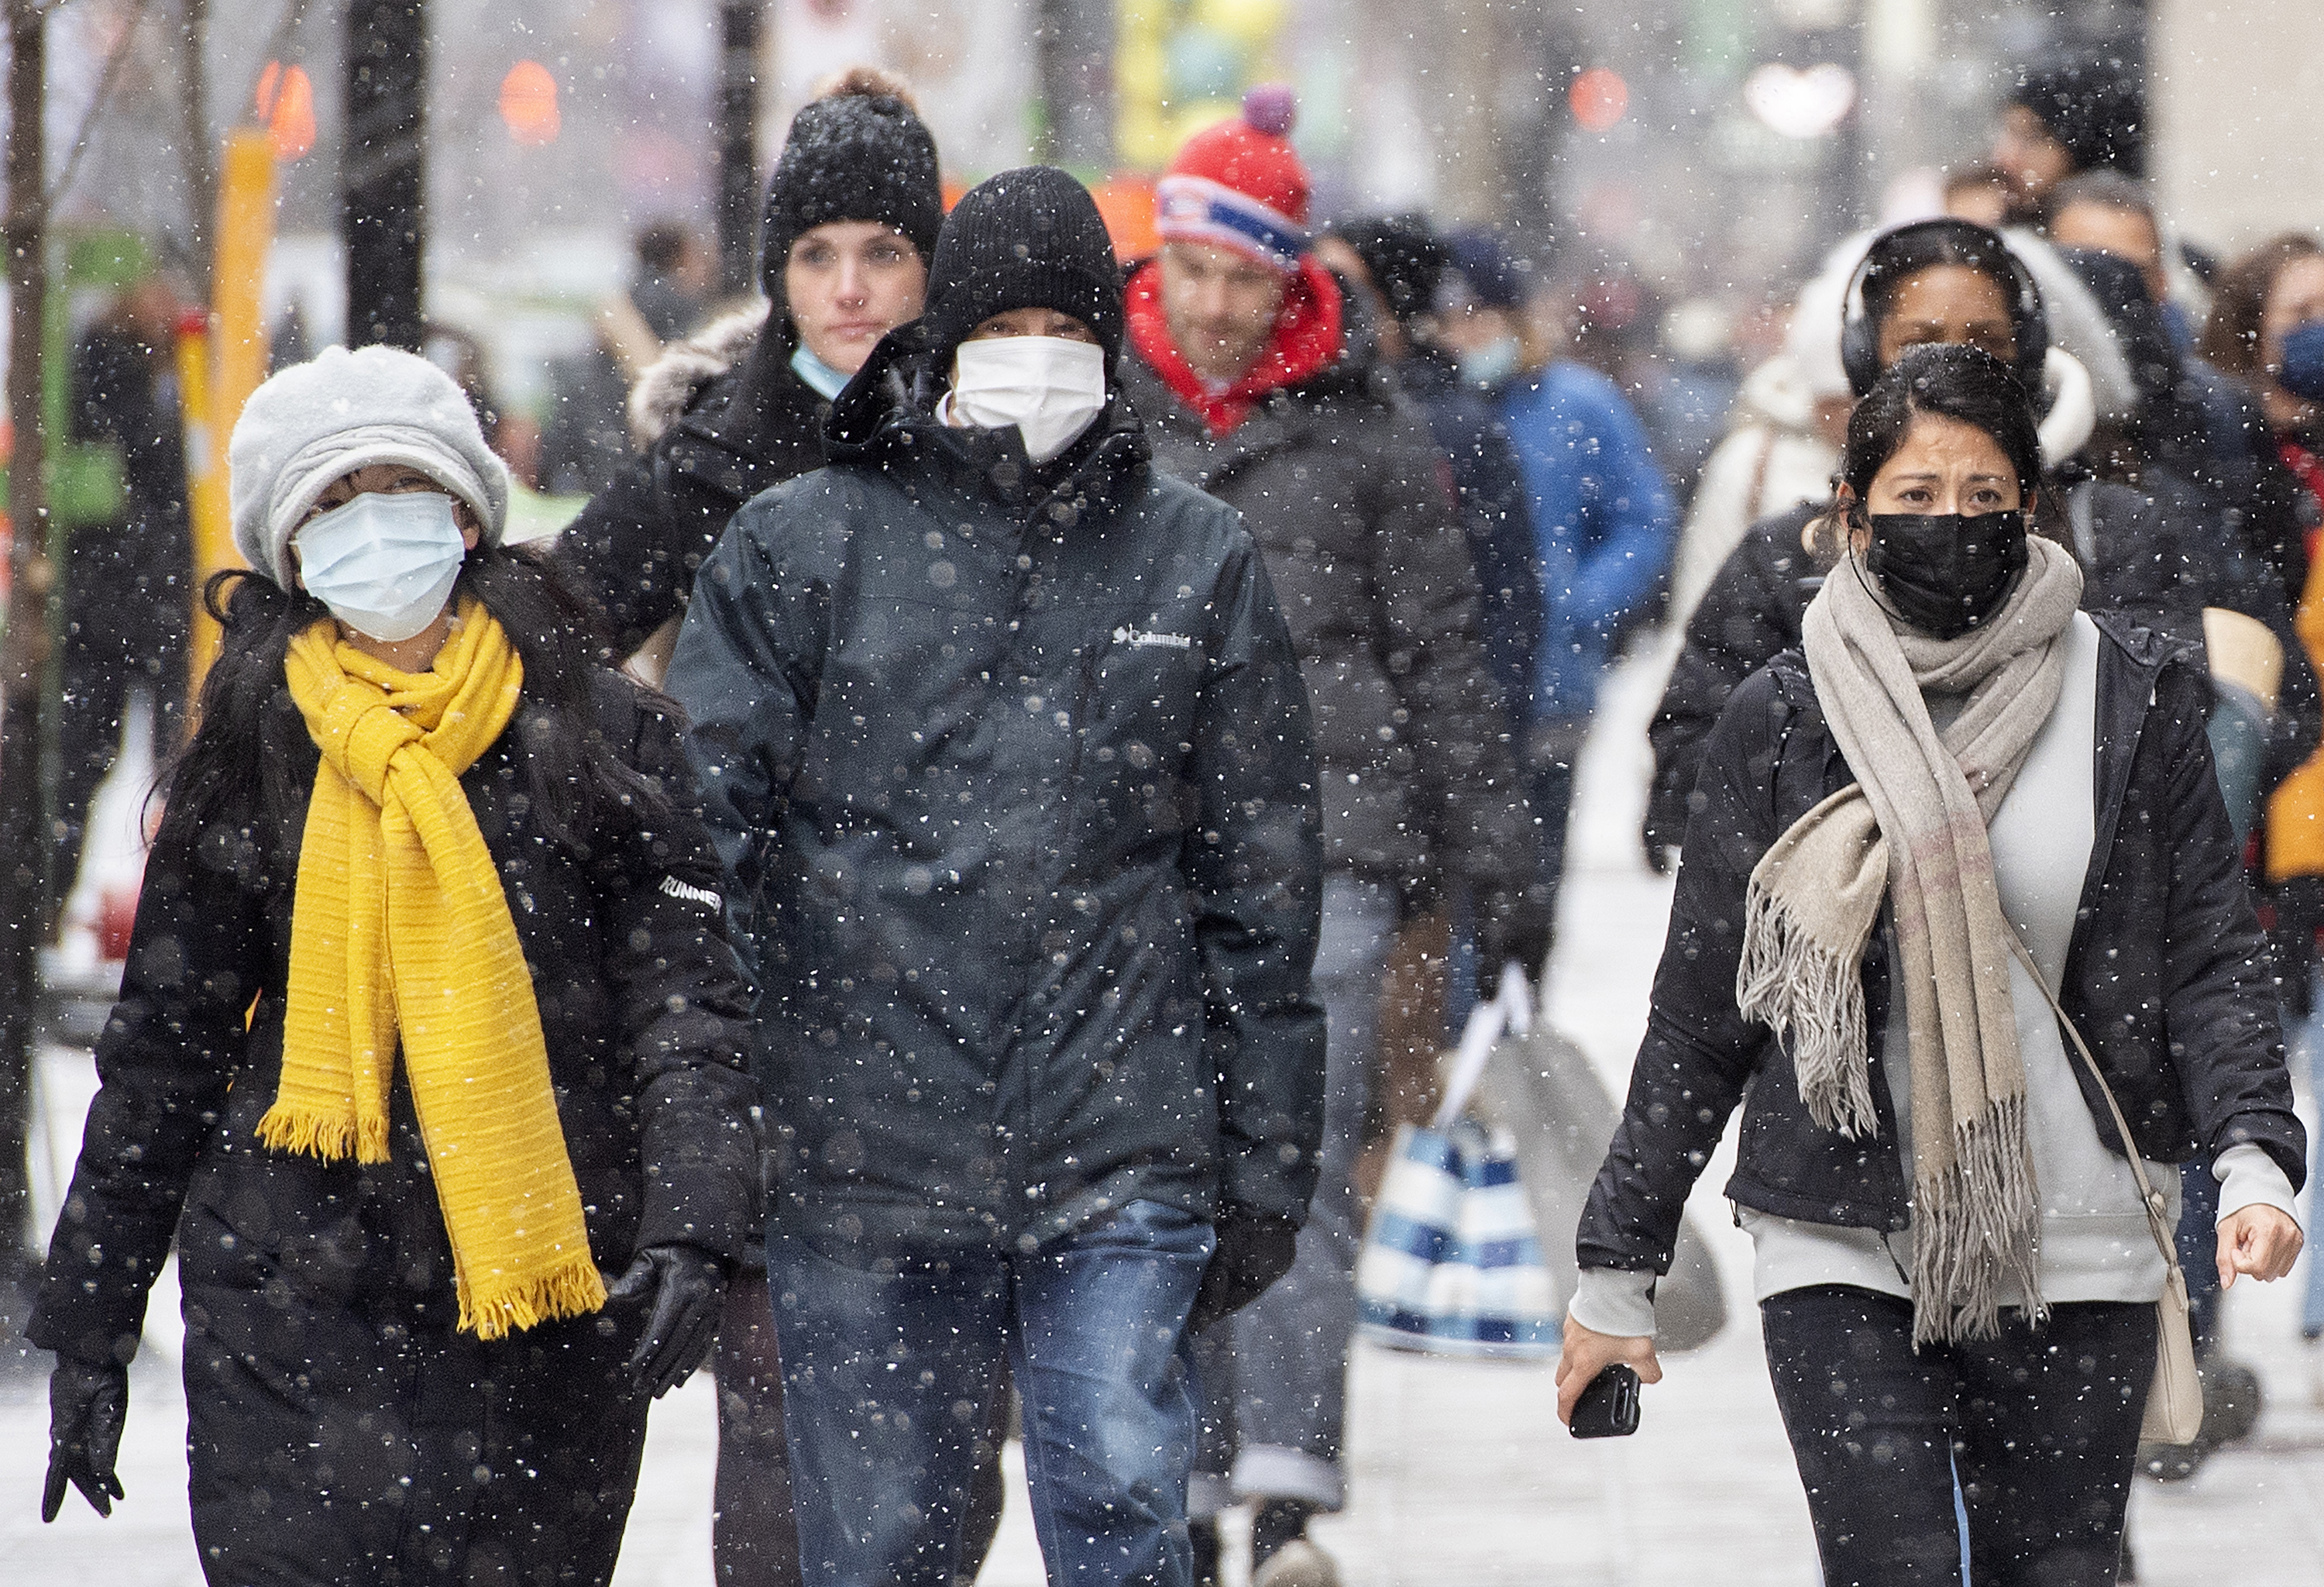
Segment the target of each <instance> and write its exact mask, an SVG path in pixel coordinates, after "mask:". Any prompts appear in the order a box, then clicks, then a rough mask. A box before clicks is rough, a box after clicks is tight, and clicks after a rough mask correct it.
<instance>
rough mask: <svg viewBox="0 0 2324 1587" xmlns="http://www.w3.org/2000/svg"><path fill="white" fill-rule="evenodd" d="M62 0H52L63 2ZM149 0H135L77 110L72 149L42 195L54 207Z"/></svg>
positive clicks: (115, 79) (85, 148)
mask: <svg viewBox="0 0 2324 1587" xmlns="http://www.w3.org/2000/svg"><path fill="white" fill-rule="evenodd" d="M65 3H66V0H55V4H57V5H63V4H65ZM149 5H152V0H137V4H136V5H135V7H134V8H133V9H132V10H131V12H130V14H129V25H128V26H127V27H124V28H123V29H122V30H121V37H119V38H118V39H115V41H114V42H113V49H112V51H110V52H109V53H107V54H106V58H105V71H104V74H103V75H102V76H100V77H99V78H97V93H96V95H95V96H94V97H91V98H90V100H89V102H88V109H87V110H85V111H83V112H81V117H80V125H78V126H77V127H75V128H74V129H73V138H72V149H71V152H69V153H68V154H67V155H66V156H65V168H64V169H63V170H62V171H59V172H57V180H56V182H55V184H54V185H53V186H51V188H50V189H49V190H48V192H47V193H46V194H45V195H44V196H43V198H42V202H43V203H45V204H47V205H48V207H49V208H51V209H54V208H56V207H57V205H58V203H59V202H60V200H61V199H62V198H64V196H65V193H66V190H67V189H69V188H70V187H71V186H72V180H73V173H74V172H76V171H79V170H80V157H81V155H82V154H83V153H85V152H87V151H88V134H90V132H92V131H93V130H94V129H95V128H96V126H97V117H98V116H100V115H104V114H105V106H106V101H107V100H109V99H111V98H112V97H113V89H114V86H115V84H116V83H118V82H120V80H121V71H122V68H124V67H125V66H127V65H128V64H129V51H130V48H131V46H133V45H134V44H135V43H136V42H137V30H138V29H140V28H142V27H143V26H144V25H145V11H146V8H147V6H149Z"/></svg>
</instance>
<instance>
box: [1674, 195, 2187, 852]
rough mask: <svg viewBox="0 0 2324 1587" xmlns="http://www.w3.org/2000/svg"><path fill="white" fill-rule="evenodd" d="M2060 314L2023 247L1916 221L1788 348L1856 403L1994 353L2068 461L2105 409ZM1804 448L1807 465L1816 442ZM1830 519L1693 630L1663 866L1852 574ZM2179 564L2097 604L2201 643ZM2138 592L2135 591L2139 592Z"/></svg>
mask: <svg viewBox="0 0 2324 1587" xmlns="http://www.w3.org/2000/svg"><path fill="white" fill-rule="evenodd" d="M2061 268H2062V266H2061ZM2069 278H2070V272H2069ZM2070 290H2071V291H2073V292H2074V293H2077V294H2079V298H2078V302H2079V303H2080V306H2081V307H2082V308H2083V309H2086V310H2088V311H2089V312H2090V313H2092V314H2093V315H2094V316H2095V318H2096V328H2095V329H2092V328H2089V327H2084V328H2082V330H2081V331H2080V335H2079V336H2078V337H2077V339H2078V340H2080V341H2081V342H2082V343H2083V345H2085V346H2089V345H2092V344H2093V343H2097V344H2099V345H2103V346H2105V348H2106V350H2107V353H2108V354H2109V355H2111V356H2112V358H2113V360H2114V362H2115V364H2116V369H2117V371H2119V370H2120V369H2121V368H2122V367H2123V365H2122V363H2121V356H2120V354H2119V353H2118V352H2116V350H2115V349H2114V347H2113V345H2112V343H2111V341H2110V340H2109V339H2108V336H2109V333H2108V332H2107V328H2106V320H2105V317H2104V315H2103V314H2101V313H2097V311H2096V309H2095V305H2094V304H2093V303H2092V301H2091V300H2090V298H2089V292H2088V291H2086V290H2085V289H2083V288H2082V287H2081V286H2080V283H2079V282H2074V283H2072V285H2071V287H2070ZM2049 303H2050V295H2049V292H2048V291H2047V289H2046V287H2044V286H2043V285H2041V284H2040V283H2039V282H2038V281H2037V280H2036V278H2035V276H2034V274H2033V270H2032V267H2031V266H2029V265H2028V264H2027V263H2025V262H2024V260H2023V259H2022V258H2021V257H2020V256H2019V255H2018V254H2017V252H2016V251H2015V245H2014V244H2011V243H2007V242H2005V241H2004V240H2003V239H2002V238H2001V237H1999V236H1998V235H1996V234H1994V233H1992V232H1989V231H1987V230H1986V229H1985V228H1984V227H1982V226H1974V225H1971V224H1970V223H1969V222H1968V221H1962V220H1953V219H1939V220H1930V221H1917V222H1914V223H1913V224H1911V225H1909V226H1898V227H1895V228H1893V229H1891V230H1890V231H1888V232H1886V233H1883V234H1881V235H1879V236H1877V237H1876V238H1874V239H1872V240H1871V241H1870V243H1869V244H1868V245H1867V247H1866V248H1865V249H1864V250H1863V251H1862V252H1861V253H1860V254H1858V255H1856V259H1855V263H1852V264H1851V266H1850V269H1849V273H1848V275H1847V276H1845V277H1843V278H1842V279H1841V281H1840V286H1839V289H1838V290H1836V291H1831V290H1827V289H1826V286H1825V284H1824V283H1823V282H1821V281H1820V282H1819V283H1816V284H1813V285H1812V286H1811V288H1810V289H1809V290H1808V291H1803V293H1802V294H1801V300H1800V309H1799V311H1798V314H1797V317H1796V318H1794V322H1793V335H1792V338H1791V342H1790V344H1789V345H1790V346H1795V347H1797V348H1799V349H1800V350H1801V351H1800V357H1801V358H1802V360H1803V362H1806V361H1809V360H1819V361H1821V360H1829V361H1830V362H1831V363H1833V364H1839V365H1840V368H1841V371H1842V376H1843V379H1844V380H1846V382H1847V383H1848V384H1849V389H1850V390H1851V392H1863V391H1868V390H1869V389H1870V388H1871V385H1872V383H1873V381H1874V380H1876V379H1877V377H1878V375H1879V374H1880V372H1881V371H1882V370H1884V369H1885V368H1886V367H1887V366H1888V365H1889V364H1893V363H1894V362H1895V359H1896V358H1897V356H1898V355H1901V354H1902V353H1903V352H1904V350H1905V349H1906V348H1908V347H1911V346H1917V345H1921V344H1924V343H1932V342H1949V343H1959V344H1963V345H1969V346H1982V347H1984V348H1985V349H1986V350H1987V352H1989V353H1992V354H1994V355H1996V356H1997V357H2000V358H2001V359H2003V360H2004V361H2005V362H2006V363H2008V364H2010V365H2011V366H2012V367H2013V369H2014V370H2015V373H2016V374H2017V376H2018V378H2019V379H2020V380H2021V381H2022V382H2024V383H2025V384H2026V386H2027V389H2028V390H2029V391H2039V392H2043V399H2044V400H2043V401H2041V402H2039V403H2038V404H2037V411H2039V412H2040V413H2041V415H2042V419H2041V438H2042V450H2043V457H2044V459H2045V460H2052V461H2054V460H2062V459H2063V458H2066V457H2072V456H2073V455H2074V454H2075V453H2076V452H2078V451H2080V448H2081V447H2082V446H2083V445H2084V444H2085V443H2086V442H2087V441H2088V440H2089V438H2090V435H2091V433H2092V431H2093V430H2094V429H2095V428H2096V425H2097V420H2098V407H2097V401H2096V399H2095V396H2094V393H2093V383H2092V381H2091V380H2090V378H2089V373H2088V369H2087V366H2086V365H2084V364H2082V362H2081V361H2080V359H2079V358H2078V357H2076V356H2075V355H2072V354H2070V353H2068V352H2067V351H2066V350H2065V349H2064V348H2062V347H2061V346H2058V345H2057V344H2056V339H2055V337H2054V336H2053V334H2052V331H2053V328H2052V320H2051V318H2050V314H2049ZM1802 444H1803V450H1804V445H1805V442H1804V439H1803V443H1802ZM2109 505H2110V507H2116V508H2118V509H2119V511H2121V512H2124V513H2126V514H2129V515H2130V516H2131V517H2133V518H2135V520H2136V521H2135V522H2133V523H2131V524H2130V525H2129V526H2128V527H2123V523H2122V521H2120V520H2117V519H2116V517H2115V516H2114V515H2113V512H2108V513H2107V514H2104V515H2098V514H2096V513H2095V512H2094V522H2093V528H2092V533H2093V535H2102V536H2105V537H2106V538H2107V539H2108V540H2116V539H2126V538H2127V537H2131V536H2134V535H2137V534H2140V533H2147V534H2156V533H2162V532H2163V531H2164V530H2165V529H2167V527H2168V526H2167V525H2158V523H2157V521H2156V520H2155V519H2154V517H2153V515H2151V514H2149V515H2144V516H2139V515H2137V514H2135V513H2133V512H2131V505H2132V504H2131V503H2127V502H2122V503H2109ZM1823 519H1824V513H1823V512H1822V510H1821V506H1820V505H1810V504H1808V503H1798V504H1795V505H1794V506H1792V507H1790V508H1788V509H1786V510H1785V511H1784V512H1778V513H1776V514H1775V515H1773V516H1771V517H1768V518H1766V519H1763V520H1761V521H1759V522H1757V523H1756V524H1754V525H1753V526H1752V527H1751V529H1750V530H1749V531H1748V533H1747V534H1746V535H1745V536H1744V538H1743V540H1742V542H1741V544H1740V545H1738V547H1737V548H1736V549H1735V550H1734V552H1733V554H1732V555H1731V556H1729V558H1727V559H1726V561H1725V562H1724V563H1723V564H1722V565H1721V566H1720V570H1719V572H1718V574H1717V575H1716V577H1714V578H1713V579H1712V581H1711V585H1710V586H1709V588H1708V589H1707V590H1706V592H1705V594H1704V595H1703V596H1702V599H1701V602H1700V603H1699V604H1697V605H1696V606H1695V608H1694V609H1693V611H1692V614H1690V616H1689V619H1688V623H1687V628H1686V640H1685V643H1684V645H1683V649H1682V650H1681V651H1680V654H1679V658H1678V661H1677V663H1676V665H1675V666H1674V668H1673V669H1672V672H1671V679H1670V683H1669V685H1668V687H1666V688H1665V691H1664V694H1663V701H1662V705H1661V706H1660V708H1659V709H1658V710H1657V711H1656V713H1655V719H1654V721H1653V724H1651V726H1650V727H1649V729H1648V738H1649V740H1650V742H1651V743H1652V744H1653V746H1654V751H1655V780H1654V783H1653V786H1652V790H1651V792H1650V794H1649V798H1648V807H1647V815H1646V835H1647V843H1648V847H1649V850H1650V851H1652V850H1654V849H1656V848H1660V847H1664V846H1666V845H1671V844H1678V843H1681V842H1682V841H1683V839H1684V836H1685V833H1686V824H1687V818H1688V813H1689V797H1690V795H1691V794H1692V791H1693V789H1694V777H1695V770H1696V765H1697V759H1698V756H1699V754H1700V750H1701V743H1703V741H1704V740H1705V739H1706V738H1707V737H1708V735H1709V734H1710V732H1711V726H1712V724H1714V723H1716V722H1717V721H1718V718H1719V713H1720V710H1721V709H1722V708H1723V707H1724V706H1725V705H1726V702H1727V697H1728V696H1729V694H1730V693H1732V692H1733V690H1734V689H1735V687H1737V686H1738V685H1739V684H1740V683H1741V682H1742V681H1743V680H1744V678H1748V676H1750V674H1751V672H1752V671H1753V670H1754V669H1757V667H1759V666H1761V665H1762V664H1764V663H1765V662H1766V661H1767V660H1769V659H1770V658H1772V657H1773V656H1774V655H1775V653H1776V652H1777V651H1779V650H1784V648H1786V647H1787V646H1789V645H1793V644H1796V643H1797V642H1798V640H1799V632H1800V628H1799V624H1800V621H1801V617H1802V615H1803V614H1804V613H1805V612H1806V610H1807V605H1808V603H1809V601H1810V600H1811V599H1812V597H1813V595H1814V594H1815V592H1816V590H1817V589H1818V588H1819V587H1820V586H1821V584H1822V581H1823V578H1824V575H1825V574H1826V572H1827V571H1829V569H1830V568H1831V567H1833V566H1836V565H1837V563H1838V561H1839V558H1840V549H1839V542H1838V540H1837V538H1836V537H1834V536H1831V535H1828V534H1823V533H1821V532H1816V533H1812V532H1811V531H1812V530H1814V529H1815V528H1816V526H1817V525H1819V524H1821V522H1822V521H1823ZM2166 549H2167V550H2168V553H2169V554H2168V555H2166V556H2163V557H2161V558H2160V559H2158V558H2154V557H2145V558H2140V557H2137V556H2134V555H2131V554H2122V555H2101V556H2099V557H2098V558H2095V561H2096V562H2097V563H2098V565H2099V566H2098V568H2097V569H2096V570H2094V575H2093V577H2092V580H2091V583H2090V586H2089V589H2087V590H2086V591H2085V597H2086V598H2089V597H2091V596H2092V595H2096V596H2097V597H2098V598H2099V599H2102V600H2105V601H2107V602H2108V603H2109V604H2113V603H2115V602H2116V597H2117V595H2118V596H2119V604H2128V605H2135V606H2139V607H2141V608H2142V609H2144V610H2147V611H2153V610H2156V609H2160V608H2163V607H2167V608H2169V609H2170V610H2172V612H2174V613H2176V614H2178V616H2177V623H2178V626H2179V628H2180V630H2181V632H2184V631H2185V630H2186V629H2188V628H2189V627H2190V626H2192V627H2195V628H2198V629H2199V625H2200V615H2199V614H2200V611H2201V608H2202V606H2203V604H2205V603H2204V601H2203V600H2202V599H2201V598H2199V590H2198V588H2196V587H2193V586H2190V588H2189V589H2187V590H2184V591H2181V589H2180V588H2179V587H2178V585H2177V582H2176V580H2177V576H2178V574H2179V572H2180V570H2181V567H2184V566H2185V565H2186V564H2185V562H2184V559H2183V558H2181V556H2180V555H2179V554H2178V551H2177V549H2176V547H2175V543H2174V544H2173V545H2172V546H2171V547H2169V548H2166ZM2123 580H2128V581H2131V582H2130V583H2129V584H2128V585H2127V586H2124V585H2123V584H2122V583H2121V581H2123ZM2158 584H2159V585H2160V586H2161V587H2160V589H2159V590H2158V589H2157V588H2156V587H2154V586H2157V585H2158Z"/></svg>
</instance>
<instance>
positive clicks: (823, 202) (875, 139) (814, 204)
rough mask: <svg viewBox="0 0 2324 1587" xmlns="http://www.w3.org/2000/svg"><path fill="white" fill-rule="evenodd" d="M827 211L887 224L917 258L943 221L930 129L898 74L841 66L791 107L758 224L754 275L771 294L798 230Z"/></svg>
mask: <svg viewBox="0 0 2324 1587" xmlns="http://www.w3.org/2000/svg"><path fill="white" fill-rule="evenodd" d="M835 220H869V221H876V222H878V223H879V224H881V225H882V226H894V227H895V228H896V229H897V230H898V231H899V232H901V233H902V234H903V235H905V236H906V237H908V239H910V241H911V245H912V246H913V247H915V248H917V249H918V250H919V254H920V257H921V258H922V259H923V260H926V259H928V258H931V257H933V256H934V255H935V254H936V228H937V227H939V226H942V225H943V224H944V183H943V180H942V178H941V177H940V176H939V175H938V173H937V169H936V137H935V135H934V134H931V133H930V132H929V131H928V127H927V123H926V122H924V121H922V120H921V119H920V116H919V112H918V110H916V109H915V108H914V107H913V105H912V100H911V96H910V94H909V92H908V90H907V89H906V88H905V87H904V84H903V82H902V81H901V80H900V79H899V78H894V77H891V76H890V75H889V74H888V73H886V72H882V71H878V70H875V69H871V68H870V67H857V68H855V69H853V70H852V71H849V72H846V73H844V75H842V76H841V77H840V78H838V80H837V81H836V82H835V83H833V84H832V85H831V86H830V88H828V89H826V90H825V93H824V94H823V95H822V97H819V98H817V99H815V100H813V101H812V102H810V103H809V104H807V106H805V107H803V108H802V109H801V110H800V111H799V113H798V115H795V116H793V117H791V130H790V135H789V136H788V137H787V138H785V139H784V140H783V152H782V155H781V157H780V158H779V159H778V160H777V161H775V173H774V175H773V176H772V177H770V178H769V179H768V181H767V208H766V217H765V219H764V220H763V222H762V223H761V226H760V231H759V255H760V258H759V278H760V281H759V284H760V285H761V287H762V288H764V289H765V291H766V294H767V296H768V297H769V298H770V299H771V300H774V301H775V302H776V303H778V304H779V303H780V302H782V300H783V266H784V264H785V263H787V262H788V260H789V258H790V252H791V245H792V244H793V243H795V242H797V241H798V238H799V235H800V234H801V233H803V232H809V231H812V230H814V229H815V228H816V226H825V225H828V224H830V223H831V222H833V221H835Z"/></svg>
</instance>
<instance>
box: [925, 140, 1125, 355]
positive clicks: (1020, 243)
mask: <svg viewBox="0 0 2324 1587" xmlns="http://www.w3.org/2000/svg"><path fill="white" fill-rule="evenodd" d="M1010 309H1056V310H1057V311H1058V312H1059V313H1061V314H1070V315H1072V316H1073V317H1074V318H1076V319H1078V320H1080V321H1081V322H1082V323H1083V324H1084V325H1085V326H1087V327H1089V328H1090V332H1091V334H1092V335H1093V336H1095V337H1097V339H1098V343H1099V345H1100V346H1102V347H1104V349H1105V358H1106V362H1107V364H1112V363H1113V361H1114V360H1115V359H1117V358H1119V357H1120V355H1121V332H1122V311H1121V267H1120V265H1119V264H1118V263H1115V262H1114V257H1113V242H1112V239H1111V237H1110V236H1109V235H1107V233H1106V229H1105V222H1104V220H1103V219H1102V218H1101V217H1099V215H1098V212H1097V201H1096V200H1095V199H1093V198H1091V197H1090V195H1089V189H1087V188H1084V187H1083V186H1082V184H1081V183H1080V182H1079V181H1077V180H1074V177H1073V176H1072V174H1071V173H1069V172H1066V171H1060V170H1058V169H1057V168H1056V166H1054V165H1028V166H1024V167H1021V168H1020V169H1019V170H1016V171H1002V172H1001V174H1000V175H999V176H995V177H990V178H987V179H986V180H983V181H982V182H980V183H978V184H977V185H976V186H975V187H973V188H971V189H969V190H968V192H967V193H966V194H965V195H964V197H963V198H961V201H960V202H959V203H958V204H957V205H955V206H954V208H953V212H952V213H951V214H950V215H948V216H946V217H945V224H944V231H943V232H942V234H940V235H938V236H937V238H936V257H935V258H934V259H933V260H931V261H930V262H929V264H928V295H927V309H926V311H925V312H924V313H923V314H922V316H921V321H920V323H921V325H922V327H923V328H925V329H926V331H927V338H928V346H929V347H930V348H931V349H932V350H934V351H935V352H936V354H937V355H938V360H939V363H940V364H941V365H944V366H947V367H948V366H949V365H950V364H951V361H952V349H954V347H957V346H960V344H961V343H962V342H964V341H965V340H966V339H967V337H968V333H969V332H971V331H973V330H974V329H975V328H977V327H978V326H980V325H982V324H983V323H984V322H985V321H986V320H988V319H990V318H992V317H993V316H994V315H996V314H1005V313H1007V312H1008V311H1009V310H1010Z"/></svg>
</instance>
